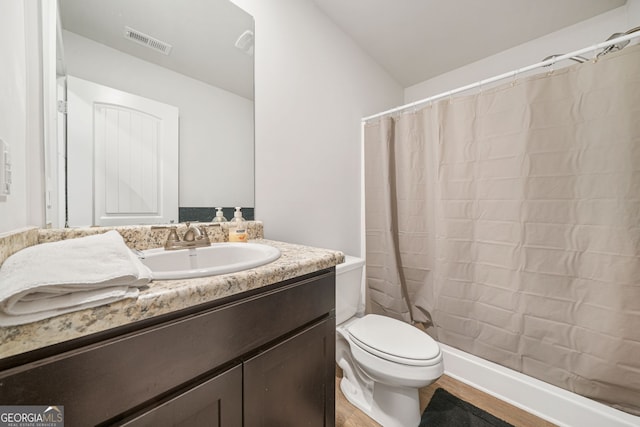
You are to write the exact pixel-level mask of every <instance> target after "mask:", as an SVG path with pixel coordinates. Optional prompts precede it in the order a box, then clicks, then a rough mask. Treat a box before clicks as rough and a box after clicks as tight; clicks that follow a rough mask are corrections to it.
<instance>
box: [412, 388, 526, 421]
mask: <svg viewBox="0 0 640 427" xmlns="http://www.w3.org/2000/svg"><path fill="white" fill-rule="evenodd" d="M418 427H513V425H511V424H509V423H508V422H506V421H502V420H501V419H500V418H496V417H494V416H493V415H491V414H489V413H487V412H485V411H483V410H482V409H480V408H477V407H475V406H473V405H472V404H470V403H468V402H465V401H464V400H460V399H458V398H457V397H455V396H454V395H452V394H451V393H449V392H448V391H446V390H445V389H443V388H439V389H437V390H436V391H435V393H434V394H433V397H432V398H431V401H430V402H429V405H427V409H425V410H424V413H423V414H422V420H421V421H420V425H419V426H418Z"/></svg>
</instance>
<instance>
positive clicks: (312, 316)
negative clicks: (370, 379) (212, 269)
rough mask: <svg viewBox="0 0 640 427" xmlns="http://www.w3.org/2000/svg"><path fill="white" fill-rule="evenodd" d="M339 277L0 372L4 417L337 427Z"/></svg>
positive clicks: (66, 347)
mask: <svg viewBox="0 0 640 427" xmlns="http://www.w3.org/2000/svg"><path fill="white" fill-rule="evenodd" d="M334 307H335V272H334V269H329V270H323V271H320V272H317V273H313V274H310V275H307V276H303V277H300V278H296V279H292V280H288V281H285V282H282V283H278V284H276V285H270V286H267V287H265V288H262V289H260V290H259V291H249V292H245V293H243V294H240V295H235V296H232V297H229V298H226V299H224V300H222V301H217V302H213V303H208V304H204V305H200V306H198V307H192V308H190V309H188V310H182V311H180V312H177V313H172V314H170V315H164V316H161V317H158V318H153V319H150V320H147V321H142V322H138V323H137V324H131V325H127V326H124V327H119V328H116V329H113V330H109V331H107V332H104V333H100V334H95V335H92V336H88V337H84V338H80V339H76V340H73V341H69V342H65V343H62V344H58V345H55V346H51V347H47V348H44V349H40V350H35V351H32V352H29V353H25V354H22V355H18V356H13V357H10V358H7V359H3V360H0V369H1V370H0V405H63V406H64V412H65V426H67V427H70V426H91V425H103V426H106V425H124V426H154V427H156V426H189V427H194V426H195V427H197V426H232V427H239V426H251V427H253V426H262V427H270V426H274V427H286V426H303V425H304V426H319V427H320V426H325V427H333V426H334V425H335V415H334V414H335V395H334V388H335V372H334V369H335V361H334V360H335V357H334V354H335V310H334Z"/></svg>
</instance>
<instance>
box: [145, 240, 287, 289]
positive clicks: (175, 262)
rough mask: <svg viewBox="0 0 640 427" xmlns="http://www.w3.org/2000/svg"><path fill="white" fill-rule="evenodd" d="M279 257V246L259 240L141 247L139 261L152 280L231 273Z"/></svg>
mask: <svg viewBox="0 0 640 427" xmlns="http://www.w3.org/2000/svg"><path fill="white" fill-rule="evenodd" d="M278 258H280V250H279V249H277V248H274V247H273V246H269V245H263V244H260V243H213V244H212V245H211V246H207V247H201V248H194V249H178V250H175V251H166V250H164V248H157V249H148V250H146V251H142V256H141V261H142V263H143V264H144V265H146V266H147V267H149V269H150V270H151V274H152V276H153V278H154V279H156V280H164V279H189V278H193V277H204V276H214V275H216V274H226V273H235V272H237V271H242V270H248V269H250V268H254V267H258V266H261V265H264V264H268V263H270V262H273V261H275V260H277V259H278Z"/></svg>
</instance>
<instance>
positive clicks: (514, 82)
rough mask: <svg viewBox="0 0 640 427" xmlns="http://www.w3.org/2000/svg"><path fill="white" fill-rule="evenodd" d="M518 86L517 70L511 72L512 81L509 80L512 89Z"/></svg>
mask: <svg viewBox="0 0 640 427" xmlns="http://www.w3.org/2000/svg"><path fill="white" fill-rule="evenodd" d="M517 84H518V70H515V71H514V72H513V79H511V87H514V86H515V85H517Z"/></svg>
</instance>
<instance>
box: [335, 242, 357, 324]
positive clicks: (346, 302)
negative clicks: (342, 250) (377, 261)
mask: <svg viewBox="0 0 640 427" xmlns="http://www.w3.org/2000/svg"><path fill="white" fill-rule="evenodd" d="M363 270H364V259H362V258H356V257H352V256H349V255H347V256H345V259H344V262H343V263H342V264H338V265H336V324H337V325H339V324H340V323H342V322H344V321H345V320H347V319H349V318H350V317H353V316H355V315H356V313H357V312H358V308H359V306H360V303H361V302H362V301H363V297H364V295H363V292H362V272H363Z"/></svg>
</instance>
